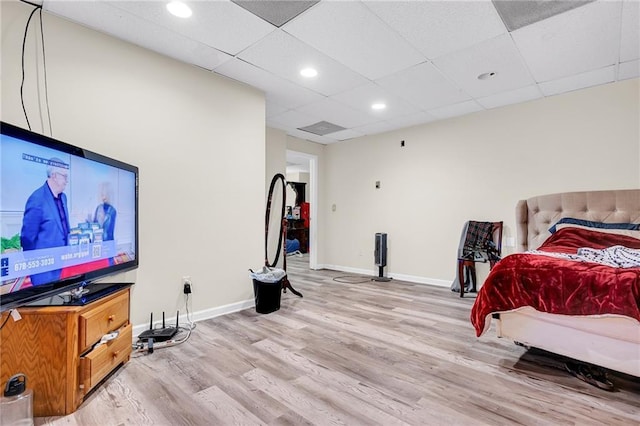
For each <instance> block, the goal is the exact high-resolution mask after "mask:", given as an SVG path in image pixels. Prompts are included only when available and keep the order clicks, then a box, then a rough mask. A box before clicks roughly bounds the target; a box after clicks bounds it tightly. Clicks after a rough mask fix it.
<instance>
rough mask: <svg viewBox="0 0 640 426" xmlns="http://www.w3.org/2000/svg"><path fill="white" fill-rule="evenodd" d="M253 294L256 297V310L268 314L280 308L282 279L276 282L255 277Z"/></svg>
mask: <svg viewBox="0 0 640 426" xmlns="http://www.w3.org/2000/svg"><path fill="white" fill-rule="evenodd" d="M253 294H254V295H255V298H256V312H258V313H259V314H268V313H271V312H275V311H277V310H278V309H280V295H281V294H282V280H280V281H276V282H275V283H266V282H264V281H259V280H256V279H255V278H254V279H253Z"/></svg>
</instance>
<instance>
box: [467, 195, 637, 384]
mask: <svg viewBox="0 0 640 426" xmlns="http://www.w3.org/2000/svg"><path fill="white" fill-rule="evenodd" d="M563 218H564V220H561V219H563ZM566 218H573V219H577V220H578V222H577V223H574V221H573V220H571V219H566ZM516 219H517V237H518V245H517V251H518V253H515V254H512V255H509V256H506V257H504V258H503V259H502V260H501V261H500V262H498V264H497V265H496V266H495V267H494V268H493V269H492V270H491V272H490V274H489V276H488V277H487V279H486V281H485V283H484V284H483V286H482V287H481V289H480V291H479V293H478V296H477V298H476V301H475V303H474V306H473V308H472V314H471V321H472V323H473V325H474V327H475V328H476V334H477V335H478V337H480V336H481V335H483V334H484V333H485V332H486V331H487V330H488V329H489V324H490V322H491V321H495V324H496V332H497V335H498V337H503V338H507V339H511V340H513V341H515V342H517V343H520V344H522V345H524V346H528V347H535V348H539V349H543V350H546V351H549V352H552V353H556V354H559V355H563V356H566V357H570V358H573V359H577V360H580V361H584V362H587V363H590V364H595V365H598V366H601V367H604V368H607V369H610V370H615V371H618V372H622V373H625V374H629V375H632V376H636V377H640V268H638V267H625V268H614V267H612V266H610V265H606V264H602V263H591V261H584V259H583V261H579V260H577V259H574V258H571V257H572V256H574V255H573V254H571V253H574V252H575V250H574V249H575V248H576V247H578V246H581V245H583V244H585V245H583V247H589V246H593V245H599V246H598V247H595V248H596V249H598V253H600V252H606V250H608V249H606V247H609V246H611V245H616V246H618V245H623V246H624V247H631V248H632V249H640V239H638V238H639V234H640V231H633V230H628V232H625V231H617V230H609V229H601V228H600V227H601V226H614V227H618V225H617V224H623V223H624V224H640V190H637V189H631V190H609V191H585V192H568V193H561V194H551V195H543V196H538V197H533V198H529V199H527V200H522V201H519V202H518V204H517V206H516ZM559 221H560V222H569V223H567V224H560V225H558V226H557V227H556V229H555V230H554V231H555V232H554V233H553V234H552V233H551V232H550V231H549V229H550V228H551V227H552V226H553V225H554V224H556V223H558V222H559ZM579 221H588V222H589V224H588V225H587V226H584V224H583V222H579ZM600 224H607V225H600ZM613 224H616V225H613ZM593 226H596V227H597V228H593ZM631 227H633V226H631ZM532 250H534V251H535V253H531V252H530V251H532ZM524 252H527V253H524ZM552 252H553V253H552ZM556 252H561V254H558V255H556V254H554V253H556ZM631 252H633V250H631ZM636 253H637V252H636ZM561 296H562V298H560V297H561Z"/></svg>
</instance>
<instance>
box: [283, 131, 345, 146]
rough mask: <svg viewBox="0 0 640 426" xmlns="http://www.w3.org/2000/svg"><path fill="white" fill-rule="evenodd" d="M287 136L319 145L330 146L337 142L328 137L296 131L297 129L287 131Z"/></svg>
mask: <svg viewBox="0 0 640 426" xmlns="http://www.w3.org/2000/svg"><path fill="white" fill-rule="evenodd" d="M287 134H289V135H291V136H294V137H296V138H299V139H303V140H305V139H306V140H308V141H313V142H317V143H321V144H330V143H334V142H337V139H333V138H330V137H328V136H318V135H314V134H313V133H309V132H303V131H302V130H298V129H287Z"/></svg>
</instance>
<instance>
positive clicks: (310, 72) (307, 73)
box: [300, 68, 318, 77]
mask: <svg viewBox="0 0 640 426" xmlns="http://www.w3.org/2000/svg"><path fill="white" fill-rule="evenodd" d="M300 75H301V76H303V77H315V76H316V75H318V71H316V70H315V69H314V68H304V69H302V70H300Z"/></svg>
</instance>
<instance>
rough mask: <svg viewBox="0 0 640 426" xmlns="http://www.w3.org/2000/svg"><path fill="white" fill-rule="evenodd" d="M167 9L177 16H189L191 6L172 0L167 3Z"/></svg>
mask: <svg viewBox="0 0 640 426" xmlns="http://www.w3.org/2000/svg"><path fill="white" fill-rule="evenodd" d="M167 10H168V11H169V13H171V14H172V15H174V16H177V17H178V18H188V17H189V16H191V13H192V12H191V8H190V7H189V6H187V5H186V4H184V3H182V2H181V1H172V2H171V3H167Z"/></svg>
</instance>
